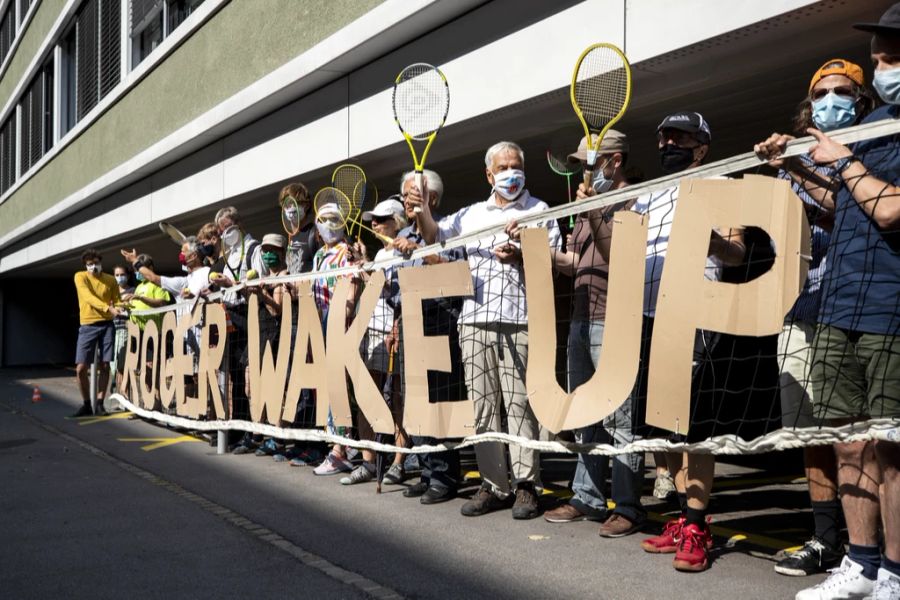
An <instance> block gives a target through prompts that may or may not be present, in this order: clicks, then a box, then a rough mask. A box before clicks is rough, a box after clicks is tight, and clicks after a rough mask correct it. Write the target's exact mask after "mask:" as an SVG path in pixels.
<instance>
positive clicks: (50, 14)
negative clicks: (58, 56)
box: [0, 0, 66, 107]
mask: <svg viewBox="0 0 900 600" xmlns="http://www.w3.org/2000/svg"><path fill="white" fill-rule="evenodd" d="M65 4H66V0H41V4H40V5H39V6H38V8H37V12H36V13H34V15H33V16H32V17H31V21H30V22H29V23H28V28H27V29H25V32H24V33H22V34H20V35H22V39H21V40H20V41H19V45H18V46H17V47H16V51H15V53H14V54H13V57H12V60H10V62H9V65H8V66H7V69H6V71H5V72H4V73H3V78H2V79H0V107H3V106H6V102H7V100H9V96H10V94H12V93H13V90H15V88H16V85H17V84H18V83H19V80H21V79H22V75H24V74H25V70H26V69H27V68H28V65H29V64H31V60H32V59H33V58H34V56H35V54H37V53H38V50H40V47H41V44H43V43H44V39H46V37H47V35H48V34H49V33H50V29H51V28H52V27H53V24H54V23H55V22H56V19H57V17H59V15H60V13H61V12H62V10H63V6H65Z"/></svg>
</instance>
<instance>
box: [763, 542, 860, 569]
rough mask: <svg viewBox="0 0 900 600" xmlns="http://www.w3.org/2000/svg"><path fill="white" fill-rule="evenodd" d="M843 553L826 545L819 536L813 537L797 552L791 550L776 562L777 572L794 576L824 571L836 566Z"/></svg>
mask: <svg viewBox="0 0 900 600" xmlns="http://www.w3.org/2000/svg"><path fill="white" fill-rule="evenodd" d="M843 554H844V553H843V552H841V551H839V550H835V549H832V548H830V547H828V546H826V545H825V544H824V543H823V542H822V540H820V539H819V538H813V539H811V540H809V541H808V542H806V543H805V544H803V547H802V548H800V549H799V550H797V551H796V552H791V553H790V554H788V555H787V556H785V557H784V558H782V559H781V560H779V561H778V562H777V563H775V572H776V573H781V574H782V575H790V576H792V577H805V576H806V575H812V574H814V573H824V572H825V571H827V570H828V569H833V568H834V567H836V566H837V565H838V563H840V562H841V556H843Z"/></svg>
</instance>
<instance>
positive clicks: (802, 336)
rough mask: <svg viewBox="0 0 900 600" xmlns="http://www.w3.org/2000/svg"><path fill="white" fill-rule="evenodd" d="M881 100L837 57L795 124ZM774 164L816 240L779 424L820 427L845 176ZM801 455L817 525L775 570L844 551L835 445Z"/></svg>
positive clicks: (799, 570) (850, 113)
mask: <svg viewBox="0 0 900 600" xmlns="http://www.w3.org/2000/svg"><path fill="white" fill-rule="evenodd" d="M880 104H881V102H880V100H879V99H878V97H877V96H876V95H875V94H874V93H872V92H871V91H869V89H868V88H867V87H866V86H865V79H864V76H863V70H862V68H861V67H860V66H859V65H856V64H854V63H852V62H850V61H848V60H844V59H839V58H838V59H832V60H829V61H828V62H826V63H825V64H823V65H822V66H821V67H820V68H819V70H818V71H816V72H815V74H814V75H813V77H812V81H811V82H810V84H809V91H808V93H807V96H806V98H804V99H803V101H802V102H801V103H800V105H799V107H798V110H797V114H796V116H795V117H794V122H793V125H794V131H795V133H796V134H797V135H800V136H803V135H807V134H806V130H807V129H808V128H811V127H813V128H816V129H818V130H819V131H823V132H826V133H827V132H829V131H834V130H835V129H841V128H843V127H850V126H851V125H855V124H856V123H859V122H860V121H861V120H862V119H863V118H864V117H865V116H866V115H868V114H869V113H870V112H872V111H873V110H874V109H875V108H877V107H878V106H879V105H880ZM790 139H792V137H791V136H786V135H780V134H772V136H770V137H769V139H767V140H766V141H765V142H762V143H761V144H758V145H757V146H756V148H755V149H756V151H757V153H759V154H760V155H761V156H763V157H765V158H773V157H778V156H779V155H780V153H781V152H782V151H783V149H784V148H783V144H785V143H786V142H787V141H788V140H790ZM769 164H771V165H772V166H774V167H776V168H778V169H779V172H778V176H779V177H781V178H784V179H789V180H790V181H791V183H792V188H793V190H794V192H795V193H796V194H797V195H798V196H799V197H800V199H801V200H803V203H804V206H805V208H806V213H807V216H808V218H809V223H810V230H811V231H810V240H811V243H812V260H811V261H810V264H809V274H808V275H807V279H806V282H805V284H804V286H803V290H802V291H801V293H800V296H799V297H798V298H797V301H796V302H795V304H794V306H793V308H792V309H791V312H789V313H788V315H787V317H786V318H785V322H784V328H783V330H782V333H781V334H780V335H779V337H778V359H779V362H780V365H779V367H780V369H779V372H780V387H781V413H782V426H783V427H786V428H792V427H816V426H819V425H820V422H819V421H817V420H816V419H815V418H814V416H813V401H814V398H813V396H812V389H811V386H810V380H809V369H810V364H811V361H812V341H813V336H814V334H815V329H816V322H817V320H818V312H819V304H820V300H821V287H822V281H823V279H824V277H825V270H826V264H825V263H826V261H825V254H826V250H827V248H828V244H829V243H830V238H831V233H830V232H831V229H832V227H833V225H834V201H833V194H832V193H831V192H834V191H836V190H837V189H838V188H839V187H840V186H841V181H840V178H839V177H837V176H836V174H835V172H834V169H833V168H832V167H830V166H828V165H821V166H817V165H815V164H814V163H813V162H812V160H811V159H810V158H809V157H808V156H807V155H801V156H797V157H793V158H787V159H779V158H776V159H775V160H771V161H770V163H769ZM803 457H804V463H805V466H806V476H807V481H808V484H809V494H810V500H811V504H812V512H813V520H814V523H815V527H814V531H815V533H814V535H813V538H812V539H810V540H809V541H808V542H806V544H804V546H803V547H802V548H800V549H799V550H797V551H796V552H792V553H789V554H788V555H787V556H785V557H784V558H783V559H781V560H780V561H779V562H777V563H776V564H775V571H776V572H778V573H781V574H782V575H793V576H804V575H812V574H814V573H822V572H824V571H826V570H827V569H829V568H832V567H835V566H837V565H838V563H840V561H841V556H842V555H843V543H842V541H841V539H840V536H839V531H840V527H841V526H840V518H841V514H840V503H839V500H838V497H837V464H836V461H835V454H834V449H833V447H832V446H809V447H807V448H804V451H803Z"/></svg>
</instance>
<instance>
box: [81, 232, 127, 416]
mask: <svg viewBox="0 0 900 600" xmlns="http://www.w3.org/2000/svg"><path fill="white" fill-rule="evenodd" d="M101 259H102V257H101V256H100V253H99V252H97V251H96V250H85V251H84V253H83V254H82V255H81V262H82V264H84V269H85V270H84V271H79V272H78V273H75V290H76V291H77V292H78V309H79V313H80V316H81V327H79V329H78V344H77V349H76V350H75V377H76V379H77V380H78V387H79V388H80V389H81V399H82V401H83V402H84V405H83V406H82V407H81V408H79V409H78V412H76V413H75V414H74V415H73V416H75V417H84V416H87V415H92V414H94V410H93V402H94V400H95V398H91V392H90V382H89V381H88V369H89V368H90V365H91V363H93V362H94V352H95V349H96V347H97V346H98V345H99V346H100V368H99V376H98V378H97V390H98V397H97V398H96V400H98V404H97V410H98V411H102V410H103V395H104V394H105V393H106V384H107V383H108V382H109V361H111V360H112V356H113V341H114V339H115V328H114V326H113V317H115V316H117V315H119V314H120V313H121V312H122V310H121V309H119V308H117V307H116V304H118V303H119V284H118V283H116V280H115V278H114V277H113V276H112V275H109V274H108V273H103V269H102V265H101Z"/></svg>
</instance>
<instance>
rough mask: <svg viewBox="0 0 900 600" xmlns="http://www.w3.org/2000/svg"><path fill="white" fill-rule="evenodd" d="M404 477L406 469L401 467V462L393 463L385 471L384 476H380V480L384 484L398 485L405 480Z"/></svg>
mask: <svg viewBox="0 0 900 600" xmlns="http://www.w3.org/2000/svg"><path fill="white" fill-rule="evenodd" d="M406 477H407V475H406V471H405V470H404V469H403V464H402V463H400V464H393V465H391V466H390V467H389V468H388V470H387V471H385V473H384V476H383V477H382V478H381V482H382V483H383V484H384V485H400V484H401V483H403V482H404V481H406Z"/></svg>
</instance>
